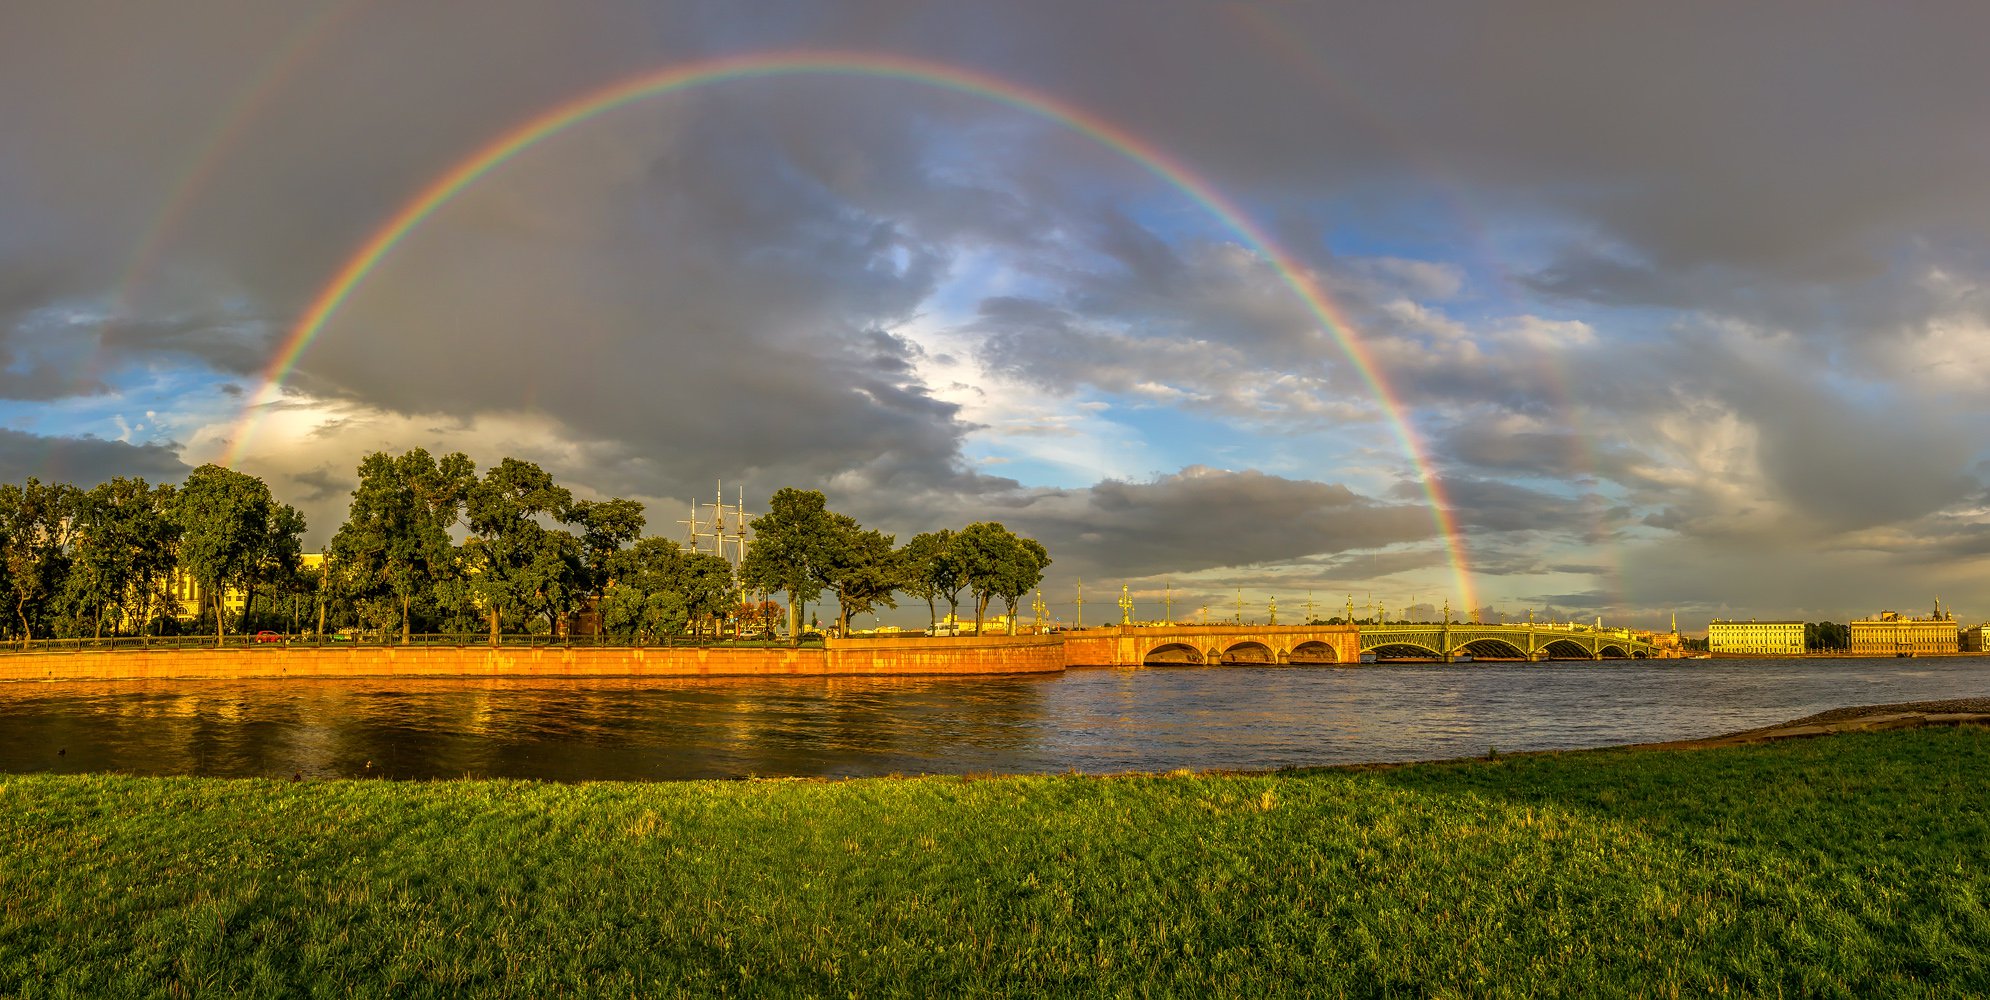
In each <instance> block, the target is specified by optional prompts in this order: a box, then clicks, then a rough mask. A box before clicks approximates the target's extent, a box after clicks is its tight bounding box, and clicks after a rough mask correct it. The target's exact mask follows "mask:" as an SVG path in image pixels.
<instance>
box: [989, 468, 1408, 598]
mask: <svg viewBox="0 0 1990 1000" xmlns="http://www.w3.org/2000/svg"><path fill="white" fill-rule="evenodd" d="M984 510H986V516H988V517H989V518H992V519H996V520H1001V521H1002V522H1003V523H1004V524H1006V525H1008V526H1009V527H1010V528H1012V529H1015V530H1018V531H1022V532H1024V533H1025V534H1028V535H1031V536H1032V537H1036V538H1039V539H1041V540H1043V541H1044V542H1045V544H1046V545H1048V546H1049V547H1050V549H1051V551H1052V552H1053V553H1054V554H1055V555H1056V557H1057V558H1059V559H1060V564H1059V566H1058V571H1059V574H1060V576H1062V575H1068V574H1078V575H1086V574H1090V575H1097V574H1098V573H1099V572H1101V571H1105V570H1108V569H1109V570H1110V571H1111V572H1113V573H1118V574H1124V575H1130V576H1145V575H1148V574H1152V573H1159V572H1163V571H1172V572H1184V573H1186V572H1194V571H1197V570H1203V569H1209V568H1212V567H1248V566H1253V565H1258V564H1268V563H1278V562H1284V561H1287V560H1293V559H1302V558H1305V557H1308V556H1318V555H1331V554H1334V553H1338V552H1343V551H1346V550H1349V549H1366V548H1379V547H1382V546H1385V545H1390V544H1394V543H1401V542H1415V541H1421V540H1424V539H1428V538H1429V537H1431V535H1432V534H1433V523H1432V521H1431V517H1430V514H1429V512H1428V510H1427V509H1425V508H1423V507H1421V506H1418V505H1416V504H1391V503H1383V502H1378V501H1376V500H1373V499H1370V498H1368V497H1363V496H1361V495H1360V494H1357V493H1355V492H1353V491H1352V490H1349V489H1348V488H1347V487H1345V486H1341V485H1338V484H1331V483H1321V482H1311V481H1306V480H1294V479H1285V478H1282V477H1279V476H1272V475H1267V474H1265V473H1262V472H1248V471H1243V472H1230V471H1221V470H1214V469H1203V468H1194V469H1186V470H1183V471H1182V472H1181V473H1178V474H1175V475H1168V476H1162V477H1159V478H1157V479H1155V480H1153V481H1152V482H1146V483H1126V482H1116V481H1111V480H1108V481H1106V482H1102V483H1099V484H1098V485H1097V486H1094V487H1092V488H1090V489H1085V490H1056V491H1029V492H1025V493H1020V494H1016V495H1012V496H1011V497H1010V498H1009V499H1008V500H1007V501H1005V502H1004V503H1002V504H999V505H996V506H992V507H986V508H984Z"/></svg>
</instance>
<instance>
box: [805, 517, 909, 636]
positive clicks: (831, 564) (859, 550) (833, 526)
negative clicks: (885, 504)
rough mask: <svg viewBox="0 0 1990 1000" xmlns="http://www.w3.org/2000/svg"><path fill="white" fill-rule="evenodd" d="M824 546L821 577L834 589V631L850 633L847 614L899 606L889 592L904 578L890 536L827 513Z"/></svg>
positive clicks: (852, 519) (895, 588)
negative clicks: (827, 531)
mask: <svg viewBox="0 0 1990 1000" xmlns="http://www.w3.org/2000/svg"><path fill="white" fill-rule="evenodd" d="M829 520H830V528H829V534H828V537H827V539H826V541H827V544H826V545H824V547H823V564H822V579H823V582H824V583H825V584H827V585H828V586H829V587H830V588H831V589H833V590H834V591H835V592H836V634H837V635H843V636H847V635H849V634H850V616H851V615H859V614H868V613H870V611H871V610H872V609H873V608H875V607H876V606H877V605H879V604H882V605H884V606H885V607H887V608H895V607H898V602H896V601H894V600H892V598H891V595H892V592H893V591H895V590H897V589H898V588H899V585H900V584H901V583H902V582H903V581H904V571H903V569H902V566H901V564H900V563H899V561H898V553H897V552H895V551H893V550H892V547H891V546H892V541H893V539H892V536H890V535H887V534H883V533H882V532H878V531H875V530H865V529H864V528H863V526H861V525H859V524H858V523H857V521H856V519H855V518H852V517H849V516H847V515H844V514H831V515H829Z"/></svg>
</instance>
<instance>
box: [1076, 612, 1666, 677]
mask: <svg viewBox="0 0 1990 1000" xmlns="http://www.w3.org/2000/svg"><path fill="white" fill-rule="evenodd" d="M1061 635H1062V638H1063V640H1064V662H1065V663H1066V664H1067V665H1069V666H1105V667H1134V666H1142V665H1146V666H1171V665H1172V666H1191V665H1195V666H1204V665H1207V666H1215V665H1235V666H1280V665H1288V664H1289V665H1293V666H1302V665H1332V664H1341V663H1349V664H1351V663H1361V662H1364V661H1372V660H1377V659H1382V660H1387V659H1426V660H1443V661H1445V662H1457V661H1462V660H1481V659H1484V660H1526V661H1529V662H1539V661H1542V660H1607V659H1633V658H1635V659H1643V658H1646V657H1653V656H1657V655H1659V650H1658V647H1656V646H1653V645H1652V644H1651V643H1649V642H1646V641H1644V640H1642V639H1639V638H1638V637H1637V636H1636V635H1634V634H1633V633H1632V632H1631V630H1629V629H1599V628H1593V627H1591V626H1588V625H1577V624H1568V623H1546V622H1544V623H1539V624H1525V625H1468V624H1450V625H1445V624H1433V625H1113V626H1106V627H1103V628H1089V629H1079V630H1076V631H1071V632H1064V633H1061Z"/></svg>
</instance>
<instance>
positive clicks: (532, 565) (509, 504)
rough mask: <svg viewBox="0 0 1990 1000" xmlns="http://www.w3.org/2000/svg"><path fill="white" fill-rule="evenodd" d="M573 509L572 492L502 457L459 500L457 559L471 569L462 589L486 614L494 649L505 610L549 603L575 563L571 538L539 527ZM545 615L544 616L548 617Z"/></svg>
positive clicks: (536, 607)
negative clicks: (462, 522)
mask: <svg viewBox="0 0 1990 1000" xmlns="http://www.w3.org/2000/svg"><path fill="white" fill-rule="evenodd" d="M572 507H573V495H572V494H571V493H569V492H567V491H566V490H565V489H564V488H562V487H559V486H556V485H554V484H553V477H552V476H550V475H547V474H546V472H545V470H543V469H541V468H539V467H538V466H537V465H534V464H532V463H531V462H521V461H519V460H518V459H515V458H506V459H504V460H503V461H501V462H499V463H498V464H497V465H494V466H492V467H491V468H490V469H489V470H488V471H486V472H485V473H484V478H483V479H482V480H480V481H478V482H477V483H476V484H475V485H474V486H472V487H470V489H469V491H468V492H467V494H466V495H465V498H464V505H463V509H464V513H465V515H466V518H467V520H468V523H469V526H470V532H471V535H472V537H471V539H470V541H469V542H468V543H467V544H466V545H465V546H464V555H465V556H466V558H467V559H468V560H469V561H470V563H471V565H472V566H473V567H474V568H475V569H476V570H477V572H476V573H475V574H474V575H473V576H472V577H471V578H470V590H471V593H472V594H473V595H475V597H476V599H477V601H478V602H479V603H481V604H482V605H483V607H484V609H485V611H486V613H488V614H489V615H490V622H491V644H492V645H497V643H498V637H499V635H500V631H499V629H500V623H501V622H502V620H503V612H504V609H506V608H512V609H515V610H517V611H519V612H521V613H523V614H525V615H526V616H528V617H529V616H530V615H531V614H532V613H534V612H537V611H540V610H545V609H546V608H548V606H549V605H550V604H551V601H550V600H549V599H557V598H558V597H559V596H560V594H559V592H560V591H562V590H564V588H565V586H566V583H567V582H568V581H570V580H571V578H572V574H573V571H574V570H575V569H576V568H577V566H578V555H579V546H578V544H577V543H576V542H575V541H574V538H573V536H572V535H568V534H567V533H566V532H563V531H553V530H550V529H548V528H546V527H545V526H544V525H542V524H540V523H539V520H538V519H539V518H542V517H552V516H556V515H559V514H562V513H565V512H567V511H569V510H570V509H571V508H572ZM549 617H550V614H549Z"/></svg>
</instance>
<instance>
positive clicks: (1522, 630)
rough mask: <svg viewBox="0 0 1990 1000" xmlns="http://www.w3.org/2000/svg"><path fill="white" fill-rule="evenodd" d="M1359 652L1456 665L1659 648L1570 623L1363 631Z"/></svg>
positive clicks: (1650, 653) (1622, 655)
mask: <svg viewBox="0 0 1990 1000" xmlns="http://www.w3.org/2000/svg"><path fill="white" fill-rule="evenodd" d="M1361 651H1362V652H1363V653H1364V654H1374V657H1375V658H1376V659H1391V658H1401V659H1408V658H1421V659H1435V660H1446V661H1455V660H1462V659H1467V658H1470V659H1488V660H1529V661H1534V662H1538V661H1541V660H1610V659H1620V660H1621V659H1640V660H1641V659H1645V658H1647V657H1654V656H1658V655H1659V649H1658V647H1657V646H1654V645H1652V644H1651V643H1650V642H1647V641H1645V640H1643V639H1640V638H1638V637H1637V635H1636V634H1635V633H1633V632H1632V631H1631V630H1630V629H1627V628H1595V627H1593V626H1589V625H1581V624H1576V623H1569V622H1540V623H1528V624H1520V625H1469V624H1464V623H1452V624H1427V625H1363V626H1361Z"/></svg>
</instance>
